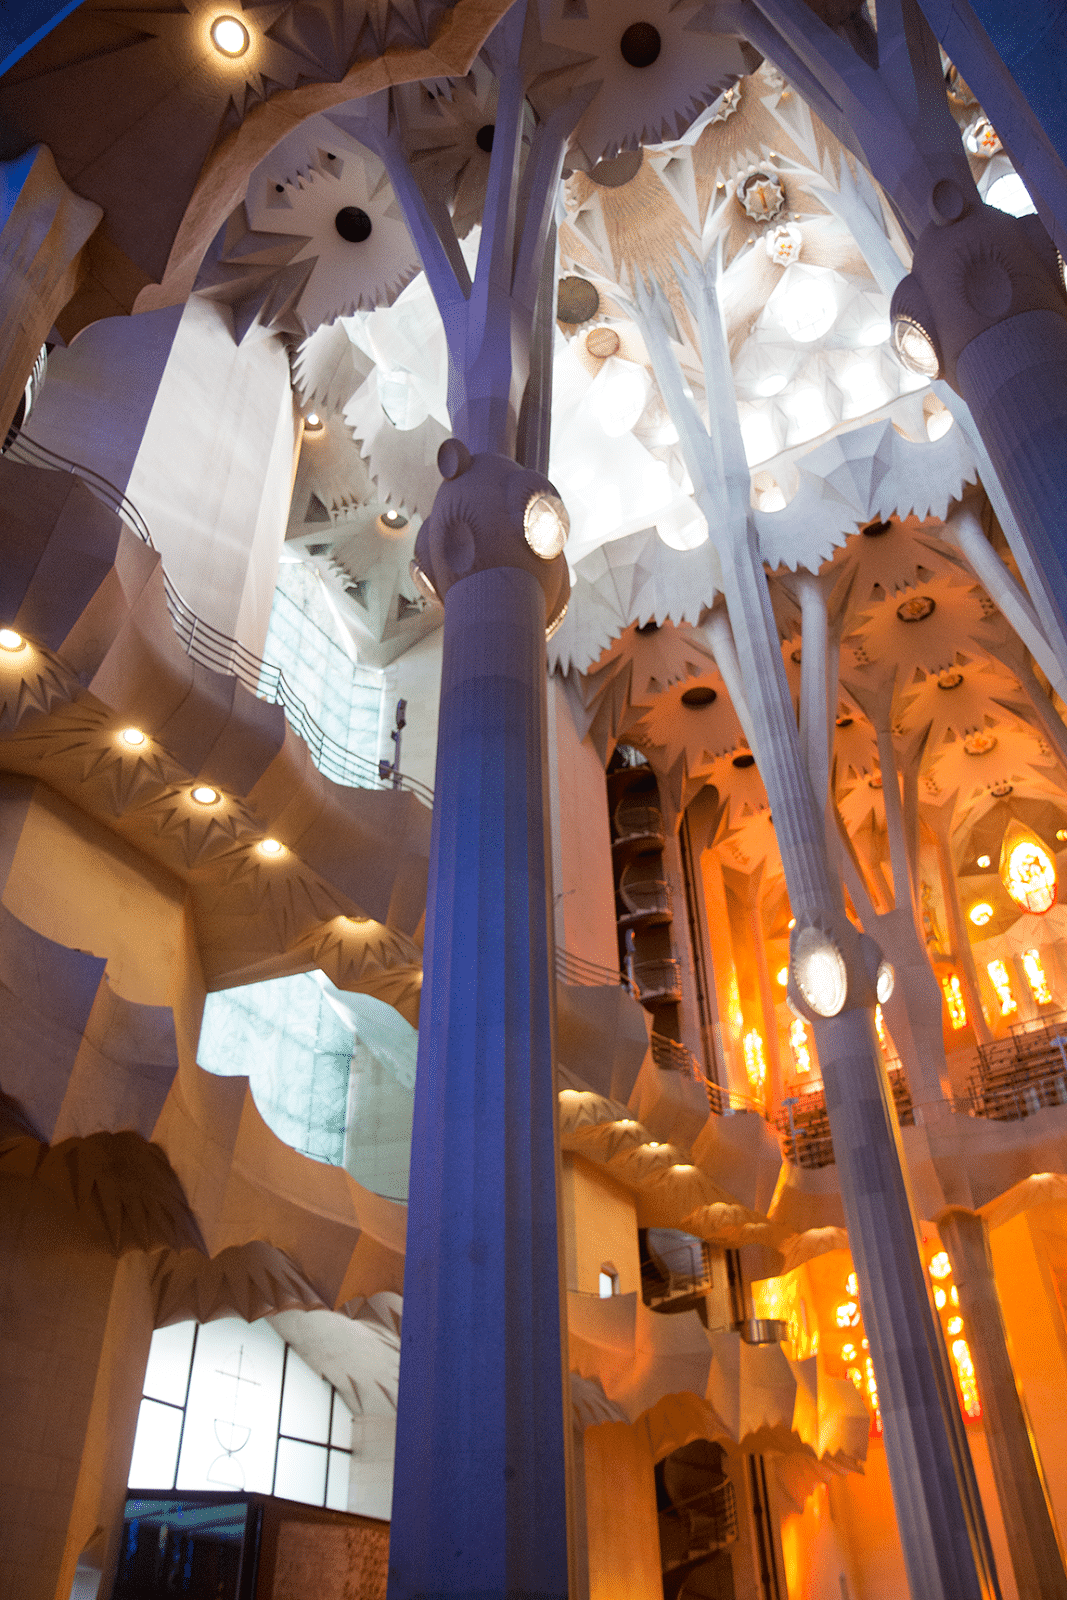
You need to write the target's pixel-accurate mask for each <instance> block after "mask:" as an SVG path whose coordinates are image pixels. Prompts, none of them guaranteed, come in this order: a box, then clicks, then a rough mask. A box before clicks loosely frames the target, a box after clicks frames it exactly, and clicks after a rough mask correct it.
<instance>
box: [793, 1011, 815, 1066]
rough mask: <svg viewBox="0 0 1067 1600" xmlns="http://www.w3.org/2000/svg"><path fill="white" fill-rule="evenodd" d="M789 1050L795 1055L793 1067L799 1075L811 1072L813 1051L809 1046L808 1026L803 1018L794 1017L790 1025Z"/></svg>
mask: <svg viewBox="0 0 1067 1600" xmlns="http://www.w3.org/2000/svg"><path fill="white" fill-rule="evenodd" d="M789 1048H790V1050H791V1051H792V1053H793V1066H794V1067H795V1068H796V1070H797V1073H798V1074H799V1073H801V1072H810V1071H811V1049H810V1047H809V1045H808V1025H807V1023H806V1022H805V1021H804V1018H803V1017H794V1018H793V1020H792V1022H791V1023H790V1024H789Z"/></svg>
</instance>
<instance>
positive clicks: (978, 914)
mask: <svg viewBox="0 0 1067 1600" xmlns="http://www.w3.org/2000/svg"><path fill="white" fill-rule="evenodd" d="M967 915H968V917H970V919H971V921H972V922H973V923H974V925H975V927H976V928H984V927H985V925H986V923H987V922H992V920H993V907H992V906H991V905H990V904H989V901H988V900H979V901H978V902H977V904H976V905H973V906H972V907H971V909H970V910H969V911H968V913H967Z"/></svg>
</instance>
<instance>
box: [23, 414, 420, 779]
mask: <svg viewBox="0 0 1067 1600" xmlns="http://www.w3.org/2000/svg"><path fill="white" fill-rule="evenodd" d="M4 454H5V456H6V457H7V459H8V460H9V461H15V462H19V463H21V464H22V465H23V466H29V467H45V468H48V469H50V470H52V471H57V472H69V473H72V474H73V475H74V476H75V477H77V478H80V479H81V480H82V482H83V483H84V484H85V486H86V488H87V489H88V490H89V491H90V492H91V493H92V494H93V495H95V496H96V498H97V499H98V500H99V501H100V502H101V504H102V505H105V506H107V508H108V510H109V511H113V512H114V513H115V515H116V516H119V517H121V518H122V520H123V522H124V523H125V524H126V526H127V527H128V528H129V529H130V530H131V531H132V532H133V533H135V534H136V535H137V537H138V538H139V539H141V540H142V541H143V542H144V543H145V544H146V545H148V546H149V548H150V549H155V546H154V545H153V543H152V535H151V532H150V530H149V527H148V524H147V523H146V522H145V520H144V518H143V517H142V516H141V513H140V512H139V511H138V510H137V507H136V506H135V505H134V504H133V502H132V501H131V500H129V499H128V498H127V497H126V495H124V494H123V493H122V491H121V490H120V489H117V488H116V487H115V485H114V484H113V483H109V482H108V481H107V479H106V478H102V477H101V476H100V474H99V473H98V472H94V471H93V469H92V468H91V467H85V466H81V465H79V464H78V463H77V462H74V461H68V460H67V459H66V457H64V456H60V455H57V454H56V453H55V452H54V451H52V450H48V449H46V448H45V447H44V446H43V445H39V444H36V443H35V442H34V441H33V440H32V439H27V438H26V437H25V435H23V434H19V435H18V436H17V437H16V438H15V439H14V440H13V441H12V442H11V443H10V444H9V445H8V447H7V449H6V450H5V452H4ZM163 588H164V593H165V594H166V599H167V609H168V611H169V612H170V616H171V621H172V622H173V624H174V632H175V634H176V635H177V637H178V639H179V640H180V641H181V644H182V647H183V649H184V650H185V653H186V655H187V656H189V658H190V660H192V661H195V662H197V663H198V664H199V665H200V666H202V667H207V668H208V670H209V671H211V672H220V673H226V674H228V675H229V676H230V677H234V678H237V679H238V680H239V681H240V682H241V683H242V684H243V685H244V687H245V688H246V689H248V690H249V691H250V693H252V694H254V695H255V696H256V697H257V699H260V700H266V701H268V702H269V703H270V704H271V705H280V706H281V707H282V709H283V710H284V712H285V715H286V718H287V720H288V722H289V724H290V726H291V727H292V729H293V732H294V733H296V734H297V736H298V737H299V738H300V739H302V740H303V742H304V744H306V745H307V747H308V749H309V750H310V751H311V756H312V759H313V761H314V762H315V765H316V767H318V769H319V771H320V772H321V773H323V775H324V776H325V777H327V778H330V779H331V780H332V781H333V782H334V783H338V784H343V785H345V786H346V787H348V788H354V789H382V788H392V787H394V784H393V780H392V778H390V779H389V781H388V782H387V783H386V782H384V781H383V780H382V778H381V776H380V774H379V770H378V763H377V761H371V760H369V759H368V757H366V756H361V755H358V754H357V753H356V752H355V751H354V750H348V749H346V748H345V746H344V745H342V744H339V743H338V741H337V740H336V739H331V738H330V736H329V734H327V733H324V732H323V730H322V728H321V727H320V726H319V724H318V723H317V722H316V721H315V718H314V717H313V716H312V715H311V712H310V711H309V710H308V708H307V706H306V705H305V704H304V702H303V700H301V698H300V696H299V695H298V694H297V693H296V691H295V689H294V688H293V686H292V684H291V683H290V682H289V680H288V679H287V678H286V676H285V673H284V672H283V671H282V669H281V668H280V667H278V666H276V665H275V664H274V663H273V662H271V661H265V660H264V659H263V658H262V657H261V656H257V655H255V654H254V653H253V652H252V651H251V650H247V649H246V648H245V646H244V645H243V644H240V643H239V642H238V640H236V639H233V638H231V637H230V636H229V635H228V634H225V633H223V632H221V630H220V629H218V628H215V627H213V626H212V624H211V623H209V622H205V621H204V619H203V618H202V617H199V616H197V614H196V612H195V611H194V610H193V609H192V607H191V606H190V605H188V604H187V603H186V601H185V600H183V599H182V597H181V595H180V594H179V593H178V590H177V589H176V588H175V586H174V584H173V583H172V582H171V580H170V578H169V576H168V574H167V572H166V569H165V568H164V571H163ZM399 787H400V788H402V789H407V790H408V791H409V792H410V793H411V794H414V795H415V796H416V798H417V799H419V800H421V801H422V802H423V803H424V804H425V805H428V806H432V805H433V790H432V789H430V788H429V787H428V786H427V785H426V784H424V783H419V781H418V780H417V779H415V778H406V777H401V778H400V782H399Z"/></svg>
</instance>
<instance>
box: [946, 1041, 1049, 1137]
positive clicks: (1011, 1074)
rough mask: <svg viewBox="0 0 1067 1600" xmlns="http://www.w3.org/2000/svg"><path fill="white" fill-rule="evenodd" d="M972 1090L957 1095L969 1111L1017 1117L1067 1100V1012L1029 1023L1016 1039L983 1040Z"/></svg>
mask: <svg viewBox="0 0 1067 1600" xmlns="http://www.w3.org/2000/svg"><path fill="white" fill-rule="evenodd" d="M978 1063H979V1065H978V1071H977V1073H975V1074H973V1075H972V1077H971V1080H970V1083H969V1085H968V1093H967V1094H966V1095H963V1096H960V1097H958V1098H957V1099H956V1101H955V1108H956V1110H957V1111H958V1112H961V1113H962V1114H963V1115H965V1116H972V1117H990V1118H992V1119H993V1120H994V1121H997V1122H1017V1121H1019V1120H1020V1119H1022V1118H1023V1117H1032V1116H1033V1115H1034V1113H1035V1112H1037V1111H1042V1110H1046V1109H1048V1108H1049V1107H1051V1106H1062V1105H1067V1017H1064V1016H1057V1017H1055V1018H1052V1019H1050V1020H1049V1021H1046V1022H1038V1023H1036V1024H1034V1023H1030V1024H1023V1025H1022V1026H1021V1027H1019V1028H1017V1029H1013V1031H1012V1036H1011V1038H1010V1039H999V1040H997V1041H996V1042H995V1043H993V1044H989V1045H981V1046H979V1050H978Z"/></svg>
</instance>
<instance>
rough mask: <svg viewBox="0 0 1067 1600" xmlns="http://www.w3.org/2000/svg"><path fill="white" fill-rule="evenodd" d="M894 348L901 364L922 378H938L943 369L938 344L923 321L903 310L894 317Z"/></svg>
mask: <svg viewBox="0 0 1067 1600" xmlns="http://www.w3.org/2000/svg"><path fill="white" fill-rule="evenodd" d="M893 349H894V350H895V351H896V353H897V356H898V358H899V360H900V362H901V364H902V365H903V366H905V367H907V369H908V371H909V372H914V373H916V374H917V376H918V377H920V378H936V377H937V375H938V373H939V372H940V371H941V357H940V356H939V355H938V353H937V346H936V345H935V344H934V341H933V339H932V337H931V335H930V334H929V333H927V331H926V329H925V328H924V327H923V325H922V323H921V322H917V321H916V319H915V318H914V317H909V316H906V315H905V314H904V313H903V312H900V313H898V315H897V316H896V317H895V318H894V319H893Z"/></svg>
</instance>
